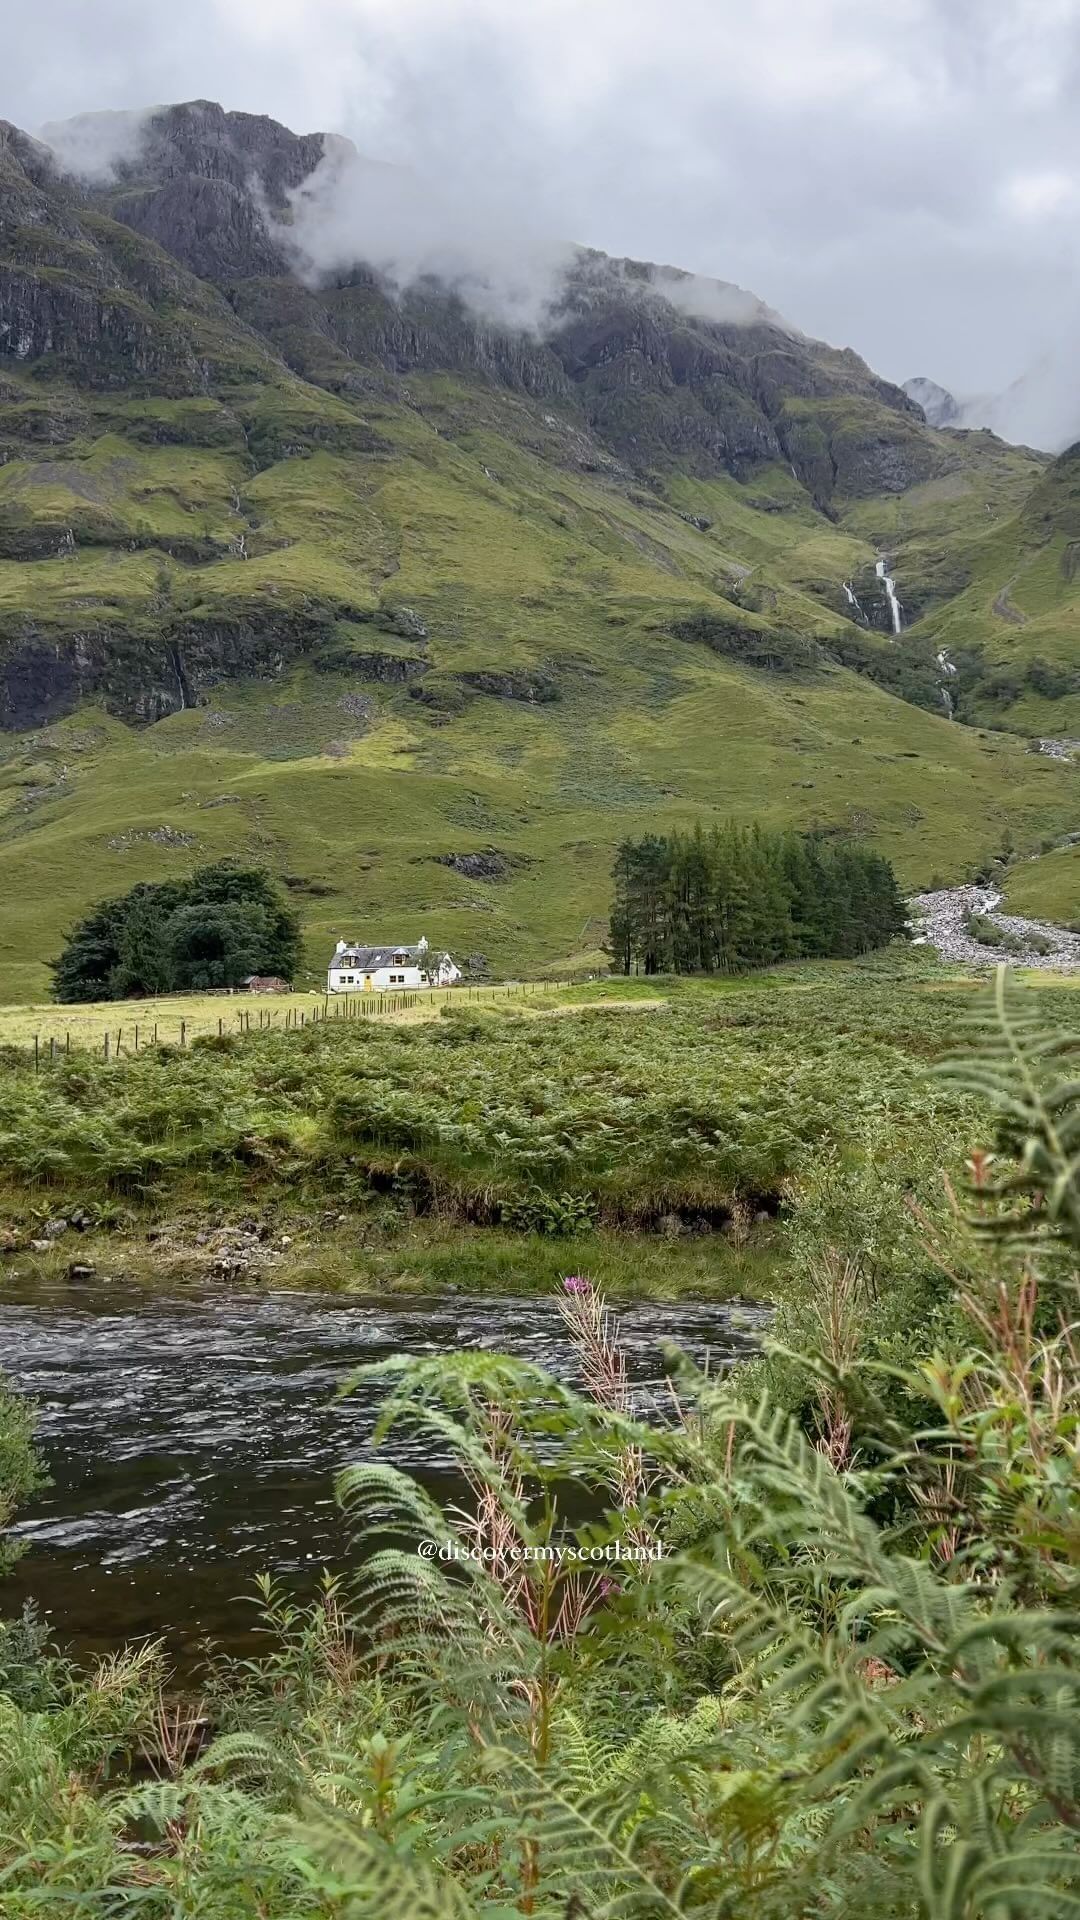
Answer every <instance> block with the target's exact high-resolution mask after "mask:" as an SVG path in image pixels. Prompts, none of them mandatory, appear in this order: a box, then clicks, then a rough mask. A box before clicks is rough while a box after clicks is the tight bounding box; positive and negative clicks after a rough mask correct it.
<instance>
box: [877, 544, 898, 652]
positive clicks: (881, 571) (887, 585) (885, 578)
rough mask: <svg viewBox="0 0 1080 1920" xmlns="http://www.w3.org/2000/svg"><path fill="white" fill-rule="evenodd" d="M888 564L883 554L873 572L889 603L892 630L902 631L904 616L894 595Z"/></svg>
mask: <svg viewBox="0 0 1080 1920" xmlns="http://www.w3.org/2000/svg"><path fill="white" fill-rule="evenodd" d="M888 565H889V562H888V559H887V558H886V556H885V555H884V554H883V555H882V556H881V558H880V559H879V560H878V561H877V563H876V565H875V567H874V572H875V573H876V574H877V577H878V579H879V580H880V581H881V584H882V586H883V587H884V589H885V598H886V600H887V601H888V603H889V616H890V618H891V620H892V630H893V632H894V633H903V631H904V616H903V612H902V610H901V607H900V602H899V600H898V599H897V597H896V581H895V580H894V579H893V577H892V574H891V573H889V572H888V571H887V568H888Z"/></svg>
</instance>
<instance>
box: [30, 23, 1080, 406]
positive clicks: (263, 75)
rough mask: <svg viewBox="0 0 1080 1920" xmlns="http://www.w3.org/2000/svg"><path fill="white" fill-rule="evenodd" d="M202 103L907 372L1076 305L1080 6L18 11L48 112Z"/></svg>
mask: <svg viewBox="0 0 1080 1920" xmlns="http://www.w3.org/2000/svg"><path fill="white" fill-rule="evenodd" d="M200 96H201V97H209V98H214V99H221V100H223V102H224V104H225V105H227V106H230V107H242V108H244V109H246V110H248V111H251V112H256V113H270V114H273V115H274V116H275V117H276V118H278V119H282V120H284V121H286V122H287V123H288V124H289V125H291V126H294V127H295V128H296V129H297V130H298V131H309V130H310V129H312V128H319V127H321V128H329V129H331V130H334V131H337V132H340V133H342V134H346V135H348V136H350V137H351V138H352V139H353V140H354V141H355V143H356V145H357V147H358V148H359V149H360V151H361V152H362V153H365V154H367V155H369V156H371V158H372V159H374V160H382V161H386V162H389V163H392V164H394V165H396V166H402V167H406V168H408V169H410V170H411V173H412V175H413V177H414V178H417V179H425V180H429V181H433V182H435V183H437V188H438V193H439V196H440V199H445V200H446V201H447V202H449V203H451V205H452V206H454V207H459V208H460V207H462V206H469V207H470V208H472V207H476V208H481V209H483V212H482V213H481V216H480V219H479V223H478V224H479V233H478V234H476V233H474V232H473V231H472V230H471V227H470V223H469V222H466V228H467V229H468V231H467V232H466V234H465V236H464V237H465V238H467V239H468V240H469V243H470V249H471V248H472V246H473V242H474V240H476V239H479V240H481V241H484V240H485V239H486V238H487V237H488V236H489V235H490V236H494V235H495V234H496V233H497V232H498V231H499V223H500V221H501V222H502V223H503V227H504V228H505V225H506V224H507V223H509V226H510V230H511V234H512V236H513V237H516V238H520V239H521V240H522V241H523V246H522V249H521V250H522V252H523V254H524V256H525V257H526V259H529V258H532V257H534V256H535V254H536V251H537V250H539V254H540V257H541V259H542V258H543V254H544V249H545V247H546V246H547V244H548V240H547V236H560V237H562V236H565V237H566V239H567V240H571V241H577V242H581V243H583V244H585V245H590V246H596V247H602V248H604V249H605V250H606V251H607V252H609V253H613V254H616V255H627V256H630V257H631V258H635V259H639V260H640V259H653V260H668V261H674V262H676V263H677V264H678V265H679V266H680V267H685V268H687V269H689V270H691V272H692V273H694V274H695V275H697V276H699V278H700V279H701V280H702V281H710V280H712V281H720V282H737V283H738V284H739V285H740V286H742V287H746V288H752V289H753V290H754V292H755V293H756V294H758V295H759V296H760V297H761V298H762V299H763V300H764V301H766V302H768V303H769V304H770V305H771V306H774V307H777V308H779V309H780V310H781V311H782V312H784V313H785V314H787V315H789V316H790V318H791V320H792V321H793V322H794V323H795V324H797V325H798V326H799V327H801V328H803V329H804V330H805V331H806V332H807V333H811V334H815V335H818V336H820V337H822V338H825V339H828V340H830V341H832V342H833V343H834V344H835V345H838V346H840V345H853V346H855V347H856V348H857V349H858V350H859V351H860V352H861V353H863V354H864V356H865V357H866V358H867V359H868V360H869V361H870V362H871V364H872V365H874V366H875V367H876V368H877V369H878V370H879V371H880V372H882V373H883V374H886V375H887V376H889V377H891V378H894V379H902V378H903V377H905V376H906V375H909V374H912V373H925V374H930V375H932V376H934V377H936V378H937V379H940V380H941V381H942V382H943V383H944V384H945V385H947V386H949V387H951V388H953V390H957V389H960V390H964V391H968V392H971V391H973V390H982V391H986V392H999V391H1003V390H1004V389H1005V388H1007V387H1008V386H1009V385H1010V383H1011V382H1013V381H1014V380H1015V379H1016V378H1017V377H1018V376H1019V375H1021V374H1022V373H1023V372H1024V370H1025V369H1026V368H1028V367H1034V366H1036V365H1037V364H1038V363H1039V362H1040V360H1041V358H1042V356H1044V355H1045V354H1047V353H1051V354H1053V353H1054V350H1055V345H1056V341H1057V338H1058V335H1059V333H1060V332H1061V331H1062V330H1063V329H1064V328H1065V327H1066V325H1067V323H1068V322H1069V321H1070V319H1071V317H1072V316H1073V315H1074V314H1076V313H1077V312H1080V275H1078V272H1077V267H1078V260H1077V251H1078V249H1077V240H1078V235H1077V223H1076V217H1075V200H1074V198H1073V197H1072V196H1071V192H1070V191H1067V190H1066V187H1065V185H1064V184H1063V183H1072V182H1075V181H1077V180H1080V113H1078V111H1077V107H1078V105H1080V97H1078V96H1080V0H890V5H889V6H888V8H885V7H884V6H881V5H879V6H874V5H869V6H868V5H867V4H866V0H754V4H752V5H748V4H746V0H665V4H664V5H663V6H662V7H661V6H657V5H656V4H655V0H589V5H588V6H582V5H581V4H580V0H529V3H528V4H527V5H525V6H518V7H513V6H508V5H507V4H506V0H305V5H304V6H303V7H302V8H299V7H296V6H295V5H294V4H293V0H186V4H185V6H184V7H183V8H179V7H177V6H176V5H175V0H95V4H94V6H93V7H87V6H86V5H85V0H36V4H35V6H34V7H33V8H21V9H18V10H17V11H16V12H15V13H14V14H13V17H12V18H11V19H10V20H9V21H7V22H6V23H5V73H4V111H6V112H7V113H8V115H9V116H10V117H11V118H13V119H15V120H17V121H19V122H20V123H21V124H23V125H26V126H29V127H30V128H34V127H35V126H37V125H39V124H40V123H41V122H42V121H44V120H54V119H57V118H60V117H62V116H64V115H68V114H72V113H77V112H82V111H85V110H87V109H93V108H96V107H103V106H105V107H113V108H136V109H137V108H140V107H142V106H144V105H145V103H146V102H148V101H152V100H161V99H185V98H192V97H200ZM422 211H423V210H421V214H422ZM440 217H441V216H440ZM455 222H456V224H455ZM332 225H333V223H332V222H331V223H330V226H331V227H332ZM329 230H330V229H329V228H328V229H327V232H329ZM408 235H409V244H408V247H406V248H404V249H403V251H404V252H405V253H406V254H407V255H409V257H410V258H413V259H414V261H415V262H418V263H420V262H422V261H423V260H425V259H427V258H429V257H431V255H432V250H433V249H434V250H435V251H436V252H437V250H438V247H439V246H440V245H443V244H445V245H446V246H448V247H449V248H450V250H451V252H453V249H454V247H455V246H460V244H461V243H462V238H463V236H462V232H461V225H460V216H459V215H455V216H454V218H453V219H450V218H449V217H447V221H446V224H445V226H444V227H443V228H442V229H440V227H439V225H438V222H437V221H436V220H435V219H433V220H432V221H430V222H428V223H427V225H425V222H424V219H423V218H422V217H420V216H419V215H418V216H417V220H416V223H415V224H411V225H410V226H409V228H408ZM489 251H490V249H489ZM496 251H498V249H496ZM401 264H404V262H403V263H401ZM529 285H530V280H529V274H528V272H526V273H525V280H524V299H523V303H522V302H519V305H522V304H523V309H524V310H528V307H529V297H528V290H529ZM511 292H512V290H511ZM498 297H499V298H501V297H502V294H501V292H500V293H499V296H498ZM515 297H516V296H515ZM1060 378H1061V380H1062V382H1063V385H1062V388H1061V390H1060V393H1059V394H1058V396H1057V400H1058V403H1059V407H1060V411H1061V414H1062V417H1065V415H1071V413H1072V411H1073V410H1074V409H1075V411H1077V412H1078V413H1080V406H1078V405H1077V392H1078V388H1077V375H1076V374H1075V373H1074V372H1073V371H1072V369H1071V367H1070V366H1069V365H1068V364H1063V365H1062V366H1061V367H1060Z"/></svg>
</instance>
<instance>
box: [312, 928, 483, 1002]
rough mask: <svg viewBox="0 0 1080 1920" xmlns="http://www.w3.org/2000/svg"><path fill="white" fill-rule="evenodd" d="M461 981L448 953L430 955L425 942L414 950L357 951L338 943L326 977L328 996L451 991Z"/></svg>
mask: <svg viewBox="0 0 1080 1920" xmlns="http://www.w3.org/2000/svg"><path fill="white" fill-rule="evenodd" d="M460 979H461V968H460V967H456V966H455V965H454V962H453V961H452V960H451V958H450V955H449V954H448V953H444V954H442V955H440V956H439V957H438V958H436V957H435V956H433V955H432V954H431V951H430V948H429V947H428V943H427V941H426V940H418V941H417V943H416V945H415V946H414V947H404V946H402V947H392V946H391V947H358V946H356V945H354V944H353V943H351V942H350V941H348V940H339V941H338V943H337V946H336V947H335V949H334V957H333V959H332V960H331V962H330V965H329V967H328V969H327V974H326V990H327V992H328V993H379V992H382V991H384V990H386V989H392V988H394V987H452V986H453V985H454V982H455V981H456V980H460Z"/></svg>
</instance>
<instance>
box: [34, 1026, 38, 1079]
mask: <svg viewBox="0 0 1080 1920" xmlns="http://www.w3.org/2000/svg"><path fill="white" fill-rule="evenodd" d="M37 1070H38V1037H37V1034H36V1033H35V1035H34V1072H35V1073H36V1072H37Z"/></svg>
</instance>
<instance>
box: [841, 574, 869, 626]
mask: <svg viewBox="0 0 1080 1920" xmlns="http://www.w3.org/2000/svg"><path fill="white" fill-rule="evenodd" d="M843 586H844V592H845V593H846V594H847V601H848V606H849V607H854V609H855V611H856V613H857V614H858V616H859V619H860V620H861V621H862V623H863V626H864V627H865V625H866V615H865V613H864V612H863V610H862V608H861V607H860V605H859V596H858V594H857V593H856V591H855V589H854V587H853V586H852V584H851V581H850V580H845V581H844V583H843Z"/></svg>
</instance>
